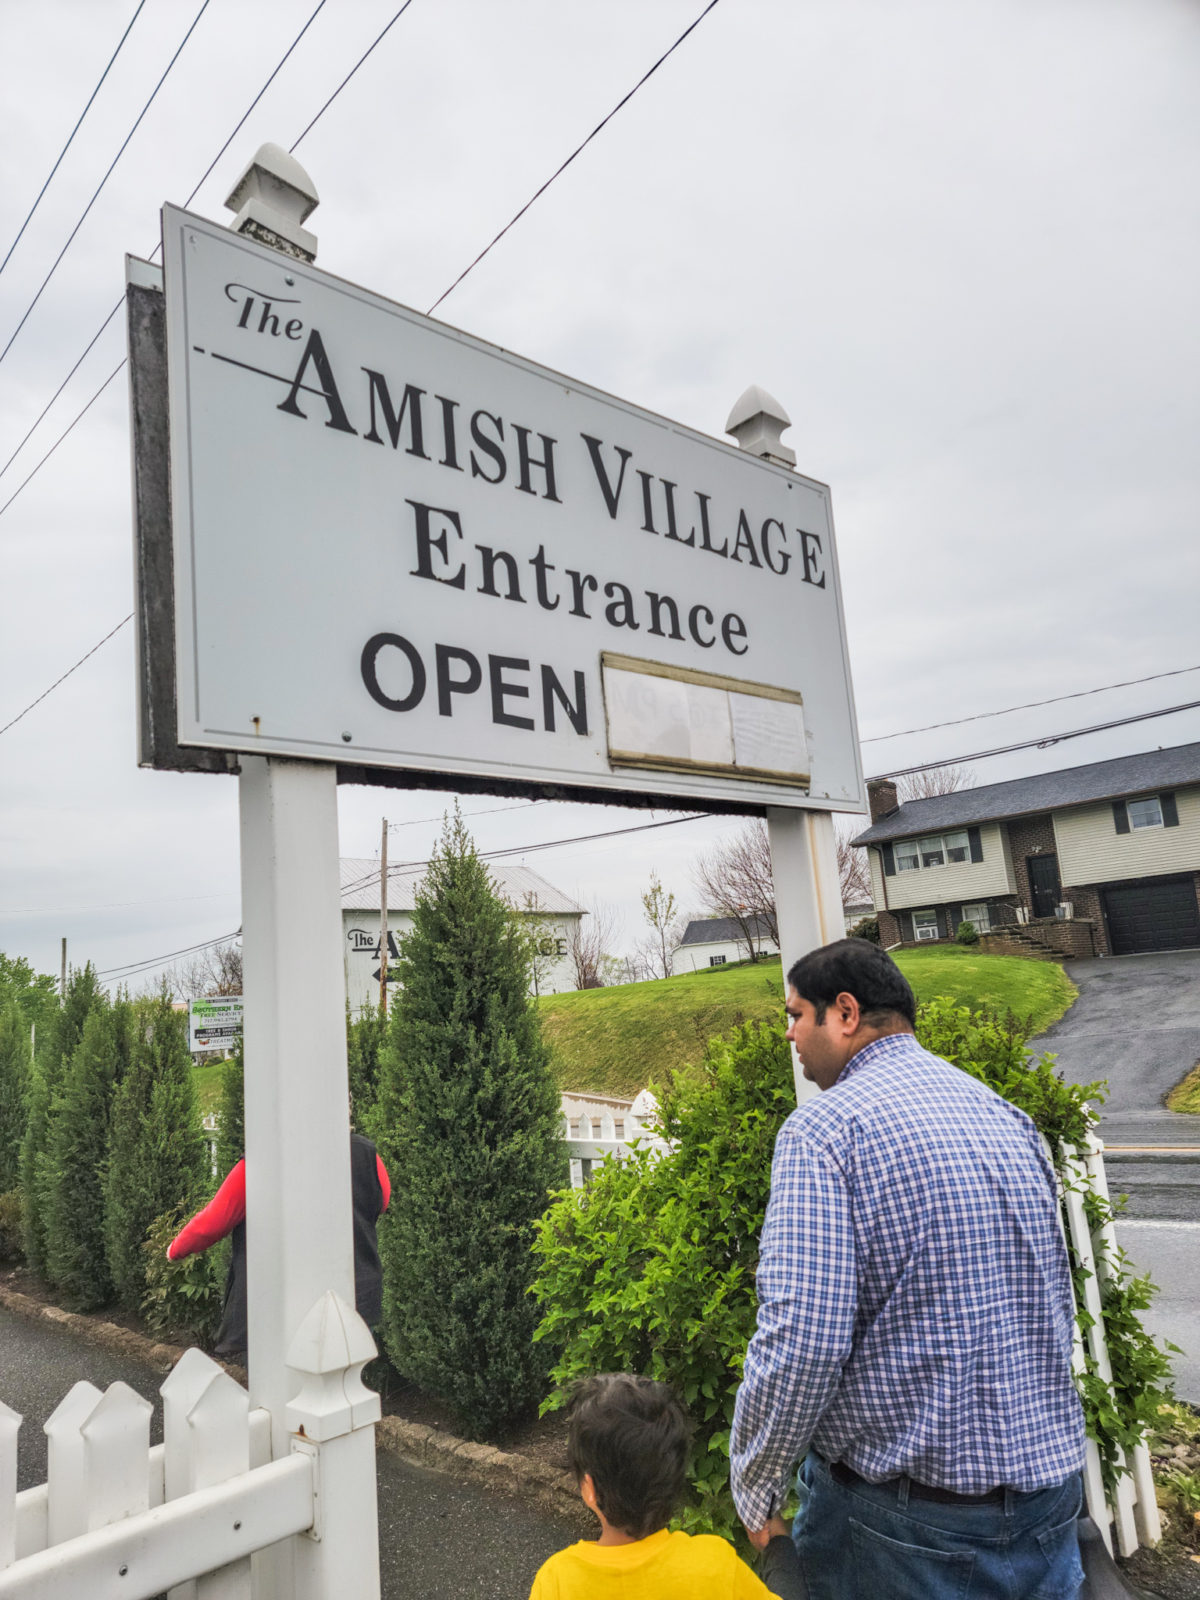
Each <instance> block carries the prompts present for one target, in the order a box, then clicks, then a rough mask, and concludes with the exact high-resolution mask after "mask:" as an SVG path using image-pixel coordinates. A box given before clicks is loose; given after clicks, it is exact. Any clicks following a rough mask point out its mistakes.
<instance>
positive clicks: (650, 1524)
mask: <svg viewBox="0 0 1200 1600" xmlns="http://www.w3.org/2000/svg"><path fill="white" fill-rule="evenodd" d="M567 1416H568V1418H569V1421H570V1429H569V1431H568V1434H567V1458H568V1460H569V1462H570V1466H571V1471H572V1472H573V1473H574V1474H575V1478H576V1480H577V1482H580V1483H582V1482H583V1476H584V1474H585V1473H587V1474H589V1475H590V1477H591V1480H592V1485H593V1488H594V1489H595V1491H596V1504H597V1506H599V1508H600V1510H601V1511H602V1512H603V1513H604V1515H605V1517H606V1518H607V1520H608V1521H609V1523H611V1525H612V1526H613V1527H614V1528H619V1529H620V1530H621V1532H622V1533H626V1534H628V1535H629V1537H630V1538H631V1539H645V1538H647V1537H648V1536H649V1535H650V1534H652V1533H657V1532H658V1530H659V1529H660V1528H665V1527H666V1525H667V1523H668V1522H669V1521H670V1520H671V1516H672V1514H673V1512H674V1510H675V1507H676V1505H677V1504H678V1502H679V1499H680V1497H681V1495H682V1494H683V1485H684V1473H685V1471H686V1468H687V1458H688V1446H689V1444H690V1442H691V1432H692V1429H691V1423H690V1421H689V1420H688V1415H687V1412H686V1411H685V1410H684V1408H683V1406H682V1405H681V1404H680V1402H679V1400H678V1399H677V1397H676V1395H675V1393H674V1391H673V1390H672V1389H670V1388H668V1387H667V1385H666V1384H665V1383H655V1382H654V1380H653V1379H651V1378H638V1377H634V1376H633V1375H632V1374H630V1373H625V1372H608V1373H602V1374H601V1375H600V1376H598V1377H595V1378H585V1379H584V1380H583V1381H582V1382H581V1383H579V1384H577V1385H576V1387H575V1389H574V1390H573V1392H572V1395H571V1403H570V1407H569V1409H568V1412H567Z"/></svg>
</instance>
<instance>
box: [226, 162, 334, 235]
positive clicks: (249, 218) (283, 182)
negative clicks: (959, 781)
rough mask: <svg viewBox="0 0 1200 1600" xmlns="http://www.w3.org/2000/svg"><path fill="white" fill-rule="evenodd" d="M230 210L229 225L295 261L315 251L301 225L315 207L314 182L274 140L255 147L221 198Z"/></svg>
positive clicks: (316, 202) (315, 191)
mask: <svg viewBox="0 0 1200 1600" xmlns="http://www.w3.org/2000/svg"><path fill="white" fill-rule="evenodd" d="M225 204H226V206H227V208H228V209H229V210H230V211H236V212H237V216H236V217H235V218H234V220H233V222H232V223H231V224H230V227H231V228H232V229H233V231H234V232H235V233H245V234H248V235H249V236H250V237H251V238H252V239H257V240H259V242H260V243H262V244H266V245H270V246H271V248H272V249H275V250H282V251H283V253H284V254H285V255H289V256H295V257H296V258H297V260H300V261H312V260H314V259H315V257H316V254H317V236H316V234H315V233H309V232H308V231H307V229H305V228H303V227H301V223H303V222H304V221H306V220H307V218H308V217H310V216H311V215H312V213H313V212H314V211H315V210H316V208H317V204H318V198H317V190H316V185H315V184H314V183H313V181H312V179H311V178H310V177H309V175H308V173H307V172H305V170H304V168H303V167H302V166H301V165H300V163H299V162H298V161H297V160H296V158H295V156H290V155H289V154H288V153H287V151H286V150H284V149H282V148H281V147H280V146H279V145H277V144H264V145H261V146H260V147H259V149H258V151H257V152H256V154H255V157H254V159H253V161H251V162H250V164H249V166H248V167H247V168H246V170H245V171H244V172H243V173H242V175H241V177H240V178H239V179H238V181H237V182H236V183H235V184H234V186H233V189H232V191H231V192H230V195H229V198H228V200H226V202H225Z"/></svg>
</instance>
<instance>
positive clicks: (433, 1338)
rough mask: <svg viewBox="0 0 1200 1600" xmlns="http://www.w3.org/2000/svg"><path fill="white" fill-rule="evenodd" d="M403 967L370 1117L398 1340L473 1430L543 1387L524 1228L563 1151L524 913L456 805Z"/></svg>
mask: <svg viewBox="0 0 1200 1600" xmlns="http://www.w3.org/2000/svg"><path fill="white" fill-rule="evenodd" d="M400 980H401V983H402V984H403V988H402V990H401V992H400V994H399V995H398V997H397V999H396V1000H395V1002H394V1007H393V1011H392V1018H391V1027H390V1032H389V1042H388V1047H387V1050H386V1052H385V1054H384V1060H383V1069H382V1074H381V1086H380V1088H381V1093H380V1106H379V1114H378V1116H377V1118H376V1131H377V1133H378V1136H379V1139H380V1142H381V1144H382V1146H383V1149H384V1153H385V1158H386V1160H387V1163H388V1167H389V1170H390V1172H391V1177H392V1203H391V1207H390V1209H389V1211H388V1213H387V1215H386V1218H385V1219H384V1222H383V1224H382V1225H381V1228H380V1244H381V1249H382V1253H383V1258H384V1263H385V1279H384V1326H385V1330H386V1336H387V1344H388V1350H389V1354H390V1356H391V1359H392V1361H393V1362H394V1363H395V1365H396V1367H397V1369H398V1370H399V1371H400V1372H402V1373H403V1374H404V1375H405V1376H406V1377H408V1378H410V1379H411V1380H413V1381H414V1382H416V1383H417V1384H419V1385H420V1387H421V1388H423V1389H425V1390H426V1391H427V1392H428V1393H430V1394H433V1395H436V1396H437V1397H438V1398H439V1399H441V1400H443V1401H445V1402H446V1403H447V1404H448V1405H449V1406H451V1407H452V1409H453V1410H454V1412H455V1414H456V1416H457V1417H458V1419H459V1422H460V1424H461V1425H462V1426H463V1427H464V1428H465V1429H466V1431H467V1432H468V1433H470V1434H471V1435H472V1436H473V1437H475V1438H487V1439H491V1438H496V1437H499V1436H501V1435H502V1434H503V1433H504V1432H505V1431H506V1429H508V1428H509V1427H510V1426H511V1425H512V1424H513V1423H514V1422H515V1421H516V1420H517V1419H518V1418H519V1417H521V1416H522V1415H523V1414H524V1413H526V1412H528V1411H529V1410H530V1409H531V1408H532V1407H533V1406H534V1405H536V1403H537V1401H538V1400H539V1399H540V1398H541V1396H542V1393H543V1392H544V1383H545V1372H546V1361H545V1358H544V1355H543V1352H542V1349H541V1348H540V1347H538V1346H535V1345H534V1343H533V1337H532V1336H533V1330H534V1326H535V1324H536V1321H537V1310H536V1307H535V1305H534V1303H533V1301H532V1299H531V1298H530V1295H529V1286H530V1280H531V1278H532V1275H533V1258H532V1256H531V1254H530V1245H531V1242H532V1239H533V1232H534V1225H535V1222H536V1219H537V1218H538V1217H539V1216H540V1215H541V1213H542V1212H543V1211H544V1209H545V1206H546V1202H547V1198H548V1194H549V1192H550V1190H552V1189H553V1188H554V1187H556V1186H557V1185H558V1184H561V1183H562V1182H564V1181H565V1178H566V1162H565V1159H564V1156H563V1153H562V1145H561V1142H560V1130H559V1098H558V1093H557V1090H556V1089H555V1086H554V1082H553V1080H552V1078H551V1076H550V1070H549V1057H548V1052H547V1048H546V1046H545V1044H544V1043H543V1041H542V1037H541V1031H540V1023H539V1018H538V1014H537V1012H536V1010H535V1009H534V1007H533V1006H532V1004H531V1002H530V1000H529V998H528V987H529V972H528V966H527V960H526V949H525V943H524V940H523V938H522V934H521V930H520V928H519V927H518V926H517V924H516V922H515V919H514V916H513V914H512V913H511V912H510V910H509V909H508V908H507V907H506V906H505V905H504V903H503V902H502V901H501V900H500V899H499V897H498V896H497V894H496V892H495V889H494V887H493V885H492V882H491V879H490V878H489V876H488V873H487V870H486V868H485V867H484V865H483V863H482V862H481V861H480V860H479V857H478V856H477V855H476V854H475V849H474V846H473V845H472V843H471V840H470V838H469V836H468V834H467V832H466V829H465V828H464V826H463V823H462V819H461V817H459V816H458V815H457V814H456V815H455V817H454V818H453V819H452V820H451V819H447V822H446V826H445V828H444V830H443V833H442V838H441V843H440V845H439V847H438V849H437V851H436V852H435V854H434V857H433V860H432V861H431V862H430V865H429V870H428V873H427V875H426V878H425V881H424V883H423V885H422V887H421V890H420V892H419V894H418V896H417V904H416V909H415V912H414V916H413V927H412V931H411V933H410V934H409V935H408V937H407V938H406V939H405V940H404V943H403V945H402V949H401V960H400Z"/></svg>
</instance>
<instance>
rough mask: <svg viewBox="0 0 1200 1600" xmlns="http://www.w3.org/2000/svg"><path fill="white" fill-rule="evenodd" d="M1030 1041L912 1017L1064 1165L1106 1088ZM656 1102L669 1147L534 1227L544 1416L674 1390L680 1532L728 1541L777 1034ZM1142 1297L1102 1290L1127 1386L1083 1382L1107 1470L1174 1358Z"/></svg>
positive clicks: (686, 1075) (924, 1037) (967, 1020)
mask: <svg viewBox="0 0 1200 1600" xmlns="http://www.w3.org/2000/svg"><path fill="white" fill-rule="evenodd" d="M1028 1032H1029V1029H1028V1025H1027V1024H1025V1023H1023V1022H1022V1021H1021V1020H1020V1019H1019V1018H1017V1017H1015V1016H1013V1015H1012V1014H1011V1013H1008V1012H1005V1013H1000V1012H996V1011H992V1010H989V1009H987V1008H983V1009H980V1010H971V1009H970V1008H968V1007H966V1006H958V1005H955V1004H954V1003H953V1002H951V1001H948V1000H944V999H940V1000H933V1001H930V1002H928V1003H926V1004H924V1005H922V1006H920V1007H919V1008H918V1013H917V1035H918V1038H919V1039H920V1041H921V1043H922V1044H923V1045H924V1046H925V1047H926V1049H928V1050H930V1051H932V1052H933V1053H934V1054H935V1055H940V1056H943V1057H944V1058H945V1059H946V1060H948V1061H951V1062H953V1063H954V1064H956V1065H957V1066H959V1067H960V1068H962V1070H964V1071H966V1072H969V1073H971V1075H972V1076H974V1077H976V1078H979V1079H980V1080H981V1081H982V1082H984V1083H987V1084H988V1085H989V1086H990V1087H991V1088H992V1089H994V1090H995V1091H996V1092H997V1093H999V1094H1001V1095H1003V1096H1004V1097H1005V1098H1006V1099H1008V1100H1011V1101H1012V1102H1013V1103H1014V1104H1016V1105H1018V1106H1019V1107H1020V1108H1021V1109H1022V1110H1023V1111H1025V1112H1026V1113H1027V1114H1028V1115H1029V1116H1030V1117H1031V1118H1032V1120H1033V1121H1034V1123H1035V1124H1036V1125H1037V1127H1038V1128H1039V1130H1040V1131H1041V1132H1042V1133H1043V1134H1044V1135H1045V1136H1046V1138H1047V1139H1048V1141H1049V1143H1050V1146H1051V1148H1052V1150H1053V1151H1054V1152H1055V1153H1056V1158H1057V1151H1058V1145H1059V1141H1060V1140H1061V1141H1065V1142H1067V1143H1076V1142H1078V1141H1080V1140H1081V1139H1083V1138H1084V1136H1085V1135H1086V1134H1087V1132H1088V1129H1089V1127H1090V1125H1091V1114H1090V1111H1089V1107H1088V1102H1089V1100H1091V1099H1093V1098H1096V1097H1098V1096H1099V1095H1100V1093H1101V1092H1102V1086H1101V1085H1099V1084H1085V1085H1075V1084H1068V1083H1065V1082H1064V1081H1063V1079H1062V1078H1061V1076H1060V1075H1059V1074H1058V1073H1056V1072H1055V1070H1054V1061H1053V1057H1051V1056H1046V1055H1044V1056H1042V1057H1041V1058H1040V1059H1039V1060H1038V1061H1036V1062H1035V1061H1033V1060H1032V1059H1031V1058H1030V1055H1029V1052H1028V1051H1027V1050H1026V1049H1025V1040H1026V1038H1027V1037H1028ZM660 1099H661V1111H660V1125H659V1130H658V1131H660V1132H661V1133H662V1134H663V1136H664V1137H665V1138H666V1139H668V1140H670V1141H672V1144H673V1148H671V1149H669V1150H668V1151H666V1152H665V1153H657V1152H654V1151H651V1150H648V1149H641V1150H639V1151H637V1152H636V1153H635V1155H634V1156H633V1158H632V1159H630V1160H629V1161H626V1162H624V1163H621V1164H618V1163H616V1162H606V1163H605V1164H604V1165H603V1166H602V1167H601V1168H600V1169H599V1171H598V1172H596V1173H595V1174H594V1175H593V1178H592V1182H591V1184H590V1186H589V1187H588V1188H587V1189H585V1190H576V1191H571V1192H569V1193H566V1194H563V1195H561V1196H559V1197H558V1198H557V1199H556V1200H555V1202H554V1203H553V1204H552V1205H551V1207H550V1208H549V1210H548V1211H547V1213H546V1215H545V1217H544V1218H543V1220H542V1222H541V1224H540V1226H539V1229H538V1237H537V1242H536V1244H535V1246H534V1250H535V1254H536V1256H537V1259H538V1274H537V1278H536V1280H535V1283H534V1291H533V1292H534V1295H535V1296H536V1298H537V1300H538V1302H539V1304H540V1305H541V1307H542V1312H543V1317H542V1322H541V1325H540V1327H539V1328H538V1331H537V1338H538V1339H539V1340H540V1341H542V1342H544V1343H545V1344H546V1345H548V1346H549V1347H550V1348H551V1350H552V1351H553V1353H554V1357H555V1365H554V1367H553V1370H552V1372H551V1379H552V1381H553V1382H554V1384H555V1385H556V1386H557V1388H556V1390H555V1392H554V1393H553V1394H551V1396H550V1397H549V1399H547V1400H546V1401H545V1402H544V1403H543V1410H550V1409H553V1408H555V1407H557V1406H558V1405H560V1404H561V1403H562V1401H563V1398H564V1397H565V1391H566V1388H567V1386H568V1385H569V1384H570V1383H571V1382H572V1381H573V1380H575V1379H576V1378H580V1377H584V1376H587V1375H590V1374H592V1373H596V1372H605V1371H626V1372H638V1373H644V1374H646V1375H647V1376H650V1377H653V1378H658V1379H661V1380H662V1381H665V1382H668V1383H671V1384H673V1385H674V1386H675V1388H676V1389H677V1390H678V1392H679V1393H680V1394H681V1395H682V1396H683V1398H684V1400H685V1401H686V1403H687V1405H688V1407H689V1408H690V1410H691V1414H692V1418H693V1421H694V1423H695V1426H696V1434H695V1442H694V1447H693V1457H692V1462H691V1466H690V1469H689V1478H690V1483H691V1489H692V1497H691V1502H690V1504H689V1505H688V1506H687V1507H686V1508H685V1509H684V1511H683V1513H682V1515H681V1518H680V1524H681V1525H682V1526H683V1527H686V1528H691V1529H707V1530H710V1531H714V1532H718V1533H722V1534H725V1535H726V1536H731V1535H738V1524H737V1519H736V1516H735V1513H734V1509H733V1502H732V1499H731V1498H730V1494H729V1459H728V1452H729V1427H730V1423H731V1422H732V1418H733V1406H734V1400H735V1396H736V1391H737V1384H738V1381H739V1378H740V1373H741V1366H742V1362H743V1360H744V1357H745V1351H746V1345H747V1343H748V1341H749V1338H750V1335H751V1333H752V1332H753V1330H754V1321H755V1312H756V1297H755V1284H754V1274H755V1270H756V1267H757V1258H758V1238H759V1234H760V1232H761V1230H762V1224H763V1218H764V1215H765V1211H766V1204H767V1199H768V1196H769V1191H770V1164H771V1155H772V1151H773V1148H774V1142H775V1136H776V1134H777V1133H778V1131H779V1128H780V1126H781V1125H782V1123H783V1121H784V1119H785V1118H786V1117H787V1115H788V1114H789V1112H790V1111H791V1110H793V1109H794V1107H795V1091H794V1087H793V1081H792V1068H791V1058H790V1052H789V1050H788V1047H787V1044H786V1042H785V1040H784V1038H783V1035H782V1033H781V1032H780V1031H779V1030H778V1029H776V1028H773V1027H770V1026H768V1025H765V1024H752V1025H749V1026H747V1027H743V1028H741V1029H739V1030H738V1031H737V1032H736V1033H734V1034H732V1035H731V1036H730V1037H729V1038H727V1039H723V1040H714V1041H713V1042H712V1043H711V1044H710V1045H709V1046H708V1048H707V1051H706V1052H705V1055H704V1059H703V1061H702V1062H701V1063H700V1065H699V1066H698V1067H696V1068H694V1069H691V1070H689V1071H685V1072H683V1073H680V1074H677V1075H676V1078H675V1080H674V1081H673V1083H671V1084H670V1085H669V1086H668V1087H667V1088H666V1089H665V1090H663V1091H661V1093H660ZM1075 1265H1076V1269H1077V1270H1078V1264H1077V1263H1076V1264H1075ZM1146 1294H1147V1291H1146V1289H1145V1286H1144V1285H1139V1283H1138V1282H1137V1281H1136V1280H1134V1281H1131V1280H1128V1279H1125V1280H1118V1281H1117V1282H1116V1283H1115V1284H1114V1285H1113V1286H1112V1287H1111V1288H1110V1289H1109V1290H1107V1291H1106V1294H1105V1325H1106V1333H1107V1336H1108V1339H1109V1342H1110V1351H1111V1352H1112V1358H1113V1367H1114V1374H1116V1373H1120V1374H1122V1375H1123V1376H1122V1377H1121V1378H1118V1379H1116V1381H1115V1382H1114V1385H1113V1387H1112V1388H1111V1389H1109V1388H1108V1386H1103V1388H1104V1393H1103V1394H1101V1393H1100V1392H1099V1388H1098V1383H1099V1380H1098V1378H1096V1375H1095V1374H1089V1376H1088V1378H1087V1379H1085V1380H1084V1382H1082V1383H1081V1386H1080V1387H1081V1397H1082V1399H1083V1403H1084V1412H1085V1416H1086V1417H1087V1422H1088V1427H1089V1430H1090V1431H1091V1432H1092V1434H1093V1437H1097V1438H1098V1439H1099V1440H1100V1441H1101V1453H1102V1456H1103V1457H1104V1458H1105V1459H1106V1460H1111V1459H1112V1457H1113V1451H1112V1444H1113V1443H1114V1442H1122V1443H1124V1442H1127V1441H1128V1439H1129V1438H1130V1437H1131V1436H1132V1434H1133V1432H1135V1431H1139V1430H1140V1427H1141V1425H1142V1423H1143V1422H1144V1421H1145V1420H1146V1417H1147V1414H1148V1413H1149V1412H1150V1411H1151V1410H1153V1409H1154V1408H1155V1407H1156V1406H1157V1405H1158V1404H1159V1403H1160V1402H1161V1397H1162V1393H1163V1390H1162V1387H1161V1385H1162V1382H1163V1374H1164V1371H1165V1361H1166V1357H1165V1355H1164V1354H1163V1352H1162V1351H1160V1350H1159V1348H1158V1346H1156V1345H1155V1344H1154V1342H1153V1340H1151V1339H1150V1337H1149V1335H1148V1334H1146V1332H1145V1330H1144V1329H1143V1328H1142V1325H1141V1322H1140V1319H1139V1317H1138V1315H1137V1312H1138V1311H1139V1310H1140V1309H1143V1308H1144V1304H1145V1299H1144V1298H1143V1297H1144V1296H1146ZM1077 1298H1078V1297H1077ZM1139 1301H1140V1304H1139ZM738 1536H739V1537H740V1535H738Z"/></svg>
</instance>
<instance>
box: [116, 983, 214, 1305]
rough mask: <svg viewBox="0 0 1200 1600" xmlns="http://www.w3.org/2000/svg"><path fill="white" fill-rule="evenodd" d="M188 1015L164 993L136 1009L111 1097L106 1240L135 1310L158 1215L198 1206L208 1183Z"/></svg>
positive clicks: (123, 1294) (122, 1292)
mask: <svg viewBox="0 0 1200 1600" xmlns="http://www.w3.org/2000/svg"><path fill="white" fill-rule="evenodd" d="M187 1045H188V1038H187V1015H186V1013H184V1012H176V1011H174V1010H173V1009H172V1006H171V999H170V996H169V995H168V994H167V993H166V991H165V990H164V991H163V992H162V993H160V994H158V995H156V996H155V997H154V998H153V999H151V1000H146V1001H141V1002H139V1003H138V1006H137V1010H136V1015H135V1026H134V1040H133V1048H132V1051H131V1054H130V1062H129V1068H128V1070H127V1071H126V1073H125V1076H124V1078H123V1079H122V1082H121V1084H120V1087H119V1088H118V1089H117V1092H116V1095H115V1096H114V1099H113V1109H112V1133H111V1137H110V1140H109V1162H108V1174H107V1178H106V1181H105V1185H104V1238H105V1247H106V1252H107V1256H108V1266H109V1271H110V1273H111V1274H112V1280H113V1287H114V1288H115V1290H116V1293H117V1296H118V1298H119V1299H120V1300H121V1302H122V1304H123V1305H125V1306H127V1307H128V1308H129V1309H130V1310H131V1311H136V1310H137V1309H138V1307H139V1305H140V1303H141V1299H142V1295H143V1294H144V1293H145V1289H146V1265H145V1263H146V1258H145V1253H144V1251H143V1250H142V1245H143V1243H144V1242H145V1239H146V1234H147V1230H148V1229H149V1227H150V1224H151V1223H152V1222H153V1221H154V1219H155V1218H156V1217H160V1216H162V1215H163V1214H164V1212H167V1211H173V1210H174V1209H175V1208H176V1207H181V1208H185V1209H186V1208H192V1207H194V1206H195V1204H196V1202H197V1201H199V1200H200V1198H201V1197H202V1195H203V1193H204V1192H205V1190H206V1189H207V1187H208V1184H209V1168H208V1150H207V1145H206V1143H205V1139H204V1132H203V1129H202V1128H201V1126H200V1116H199V1111H198V1109H197V1106H196V1091H195V1089H194V1087H193V1084H192V1058H191V1056H190V1055H189V1053H188V1048H187Z"/></svg>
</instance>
